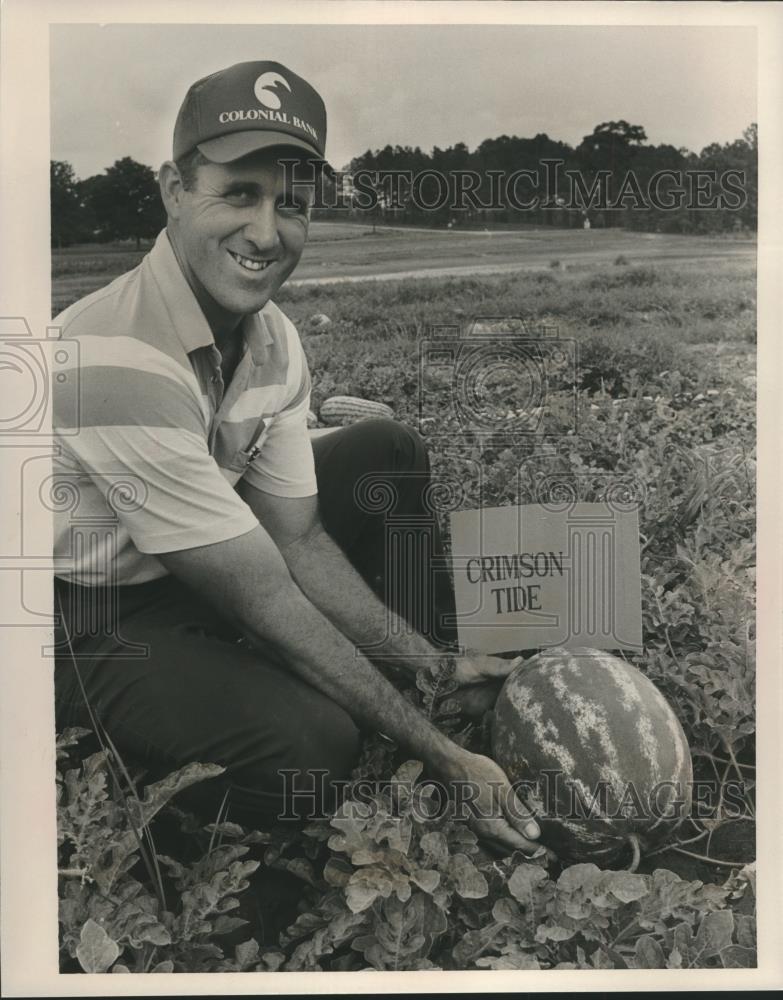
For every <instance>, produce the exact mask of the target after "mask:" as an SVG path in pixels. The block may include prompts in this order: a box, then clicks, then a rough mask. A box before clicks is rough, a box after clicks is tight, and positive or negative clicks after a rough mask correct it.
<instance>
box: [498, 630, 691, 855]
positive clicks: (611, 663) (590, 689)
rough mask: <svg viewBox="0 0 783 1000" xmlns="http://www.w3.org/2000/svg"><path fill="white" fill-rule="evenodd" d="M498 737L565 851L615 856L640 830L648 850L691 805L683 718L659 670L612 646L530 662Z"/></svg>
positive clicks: (555, 845) (505, 696) (558, 651)
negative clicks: (657, 677) (648, 671)
mask: <svg viewBox="0 0 783 1000" xmlns="http://www.w3.org/2000/svg"><path fill="white" fill-rule="evenodd" d="M491 738H492V755H493V757H494V759H495V760H496V761H497V762H498V764H499V765H500V766H501V767H502V768H503V770H504V771H505V772H506V774H507V776H508V778H509V780H510V781H511V783H512V784H516V783H519V792H520V797H521V798H523V799H526V800H527V803H528V805H533V806H534V807H535V808H536V812H537V819H538V821H539V825H540V827H541V842H542V843H545V844H547V845H548V846H550V847H551V848H552V849H553V850H554V851H555V852H556V853H557V854H558V855H559V856H560V857H562V858H564V859H567V860H571V861H594V862H596V863H603V864H609V863H611V862H613V861H616V860H617V859H618V857H620V856H621V855H623V854H624V853H625V852H626V851H627V849H628V847H629V845H631V846H632V845H633V842H634V840H635V839H636V841H637V843H638V844H639V845H640V847H641V850H642V852H644V850H649V849H650V848H651V847H653V846H654V845H657V844H660V843H661V842H663V841H664V840H666V839H668V838H669V837H671V836H672V835H673V833H674V832H675V831H676V829H677V827H678V826H679V825H680V824H681V823H682V821H683V819H684V818H685V817H686V816H687V815H688V813H689V811H690V806H691V787H692V780H693V768H692V763H691V755H690V749H689V747H688V741H687V739H686V737H685V733H684V732H683V729H682V726H681V725H680V722H679V720H678V719H677V717H676V715H675V714H674V712H673V711H672V708H671V706H670V705H669V703H668V702H667V701H666V699H665V698H664V696H663V695H662V694H661V692H660V691H659V690H658V688H657V687H656V686H655V685H654V684H653V683H652V681H650V680H649V678H647V677H645V675H644V674H643V673H641V671H639V670H637V669H636V668H635V667H633V666H631V665H630V664H629V663H627V662H626V661H625V660H621V659H619V658H618V657H616V656H612V655H611V654H609V653H607V652H604V651H603V650H597V649H587V648H580V649H564V648H561V647H555V648H552V649H548V650H546V651H544V652H542V653H539V654H538V655H537V656H534V657H532V658H531V659H529V660H526V661H525V662H524V663H522V664H521V665H520V666H519V667H517V669H516V670H514V672H513V673H512V674H510V675H509V677H508V678H507V679H506V682H505V684H504V685H503V688H502V690H501V692H500V694H499V696H498V699H497V702H496V704H495V708H494V712H493V717H492V737H491ZM533 783H535V789H531V785H533ZM591 803H592V804H593V809H592V811H591V810H590V805H591ZM624 806H625V809H624V808H623V807H624Z"/></svg>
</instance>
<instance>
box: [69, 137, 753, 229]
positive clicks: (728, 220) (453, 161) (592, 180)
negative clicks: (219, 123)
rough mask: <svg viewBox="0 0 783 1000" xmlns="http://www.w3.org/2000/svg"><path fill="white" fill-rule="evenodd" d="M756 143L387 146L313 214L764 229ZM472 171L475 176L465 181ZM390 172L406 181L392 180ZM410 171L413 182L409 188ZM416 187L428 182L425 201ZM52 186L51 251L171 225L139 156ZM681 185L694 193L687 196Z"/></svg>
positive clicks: (436, 221) (502, 140) (544, 141)
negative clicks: (695, 148) (446, 187)
mask: <svg viewBox="0 0 783 1000" xmlns="http://www.w3.org/2000/svg"><path fill="white" fill-rule="evenodd" d="M757 144H758V139H757V128H756V125H755V124H752V125H750V126H749V127H748V128H747V129H746V130H745V131H744V133H743V135H742V138H740V139H736V140H735V141H734V142H731V143H725V144H723V145H721V144H719V143H712V144H711V145H709V146H707V147H705V148H704V149H703V150H702V151H701V152H700V153H698V154H696V153H692V152H689V151H688V150H687V149H683V148H679V149H677V148H675V147H674V146H671V145H666V144H662V145H657V146H654V145H651V144H648V143H647V136H646V133H645V131H644V129H643V128H642V127H641V126H639V125H631V124H629V123H628V122H626V121H618V122H603V123H601V124H600V125H597V126H596V127H595V128H594V129H593V131H592V132H591V133H590V135H586V136H584V138H583V139H582V141H581V143H579V144H578V145H577V146H576V147H572V146H570V145H569V144H568V143H564V142H560V141H558V140H556V139H551V138H550V137H549V136H548V135H546V134H545V133H541V134H539V135H536V136H535V137H534V138H532V139H526V138H520V137H518V136H508V135H501V136H498V137H497V138H494V139H485V140H484V142H482V143H481V144H480V145H479V146H477V147H476V149H474V150H473V151H471V150H470V149H468V147H467V145H466V144H465V143H463V142H458V143H456V144H455V145H454V146H449V147H448V148H447V149H439V148H438V147H437V146H436V147H434V148H433V150H432V152H431V153H425V152H423V151H422V150H421V148H420V147H418V146H416V147H415V148H414V147H410V146H399V145H398V146H390V145H388V146H386V147H384V148H383V149H376V150H369V149H368V150H367V151H366V152H365V153H363V154H362V155H361V156H358V157H355V158H354V159H353V160H351V162H350V164H349V165H348V167H347V168H346V169H345V171H344V174H345V175H346V176H345V177H343V178H340V177H338V179H337V182H336V184H335V185H334V187H333V189H332V190H327V191H326V192H324V194H323V196H322V198H321V199H320V200H319V202H318V204H319V205H320V206H321V207H319V208H317V209H316V210H315V212H314V217H316V218H317V217H321V218H338V217H342V218H345V217H353V218H359V219H363V220H366V221H372V222H373V224H374V223H376V222H395V223H403V224H405V223H411V224H426V225H435V226H449V227H454V226H457V227H459V226H476V225H478V226H486V225H492V224H508V225H519V224H525V223H532V224H534V225H551V226H557V227H576V226H585V225H594V226H623V227H625V228H633V229H641V230H647V231H659V232H707V233H708V232H727V231H729V232H730V231H755V229H756V223H757V199H758V194H757V191H758V180H757ZM555 163H556V164H558V166H556V167H554V166H553V164H555ZM542 165H543V167H542ZM468 174H472V175H474V176H475V178H476V180H474V181H470V180H468V181H466V180H464V178H465V177H467V175H468ZM391 175H396V176H397V178H398V179H397V180H396V181H390V176H391ZM406 175H407V176H408V177H413V178H414V181H413V185H411V184H410V183H407V184H406V182H405V176H406ZM459 175H461V176H462V177H463V181H462V182H461V183H462V185H463V188H464V187H465V186H467V187H469V188H470V191H469V193H468V194H467V195H466V194H465V192H464V190H463V192H462V197H461V198H459V197H457V198H455V197H454V194H453V190H452V189H450V193H449V196H448V197H444V198H440V199H439V198H438V197H437V194H438V190H437V189H438V183H439V181H438V177H445V178H449V184H450V185H452V188H453V184H454V183H455V178H457V177H458V176H459ZM535 176H537V177H538V179H539V181H538V187H539V190H538V191H536V182H535ZM730 176H733V178H734V180H733V186H732V185H728V181H727V182H726V184H727V186H729V187H732V189H733V194H732V193H731V191H727V190H723V189H722V188H721V178H724V177H730ZM738 176H741V178H742V179H741V182H740V181H739V180H737V177H738ZM400 177H402V181H400ZM351 178H355V180H356V182H357V183H356V184H354V183H352V182H351V180H350V179H351ZM493 178H494V179H493ZM711 178H715V180H714V181H712V184H711ZM416 179H421V180H422V183H421V184H420V185H419V188H418V197H417V189H416V182H417V180H416ZM503 179H505V186H504V182H503ZM50 180H51V188H50V191H51V219H52V227H51V235H52V246H55V247H63V246H69V245H72V244H75V243H93V242H108V241H117V240H133V241H135V244H136V247H137V248H138V247H139V246H140V244H141V241H142V240H143V239H151V238H153V237H154V236H155V235H156V234H157V233H158V232H159V231H160V229H162V228H163V226H164V225H165V221H166V216H165V211H164V208H163V204H162V202H161V199H160V191H159V188H158V182H157V176H156V173H155V171H154V170H153V169H152V168H151V167H148V166H146V165H145V164H142V163H138V162H137V161H136V160H134V159H132V158H131V157H130V156H126V157H123V158H122V159H120V160H117V161H116V162H115V163H114V164H112V166H110V167H107V168H106V169H105V170H104V171H103V173H101V174H96V175H94V176H92V177H87V178H86V179H84V180H80V179H78V178H77V177H76V176H75V174H74V170H73V167H72V166H71V164H70V163H68V162H66V161H63V160H52V161H51V170H50ZM509 181H511V182H513V183H509ZM359 182H362V184H360V183H359ZM678 183H679V186H680V188H681V187H682V186H683V185H684V186H685V187H686V188H687V190H686V192H685V194H684V195H681V196H680V197H679V199H678V197H677V196H676V195H677V190H678ZM362 185H363V186H362ZM699 185H701V189H699ZM708 189H710V190H711V192H712V195H714V194H715V191H716V190H717V191H718V192H719V193H720V192H721V191H722V190H723V194H725V197H723V198H721V197H718V198H717V199H716V198H714V197H713V198H712V200H710V190H708ZM368 192H370V193H371V195H374V197H372V196H369V197H368ZM740 194H741V197H740ZM589 195H592V199H590V198H589V197H588V196H589ZM575 196H576V197H575ZM740 202H741V203H740Z"/></svg>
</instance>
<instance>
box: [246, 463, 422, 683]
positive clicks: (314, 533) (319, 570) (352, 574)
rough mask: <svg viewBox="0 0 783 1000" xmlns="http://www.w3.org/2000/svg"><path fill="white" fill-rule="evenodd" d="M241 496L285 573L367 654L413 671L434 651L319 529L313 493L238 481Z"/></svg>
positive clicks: (322, 528) (321, 529)
mask: <svg viewBox="0 0 783 1000" xmlns="http://www.w3.org/2000/svg"><path fill="white" fill-rule="evenodd" d="M237 489H238V492H239V495H240V496H241V497H242V499H243V500H244V501H245V503H247V505H248V506H249V507H250V509H251V510H252V511H253V513H254V514H255V515H256V517H257V518H258V520H259V522H260V523H261V524H263V526H264V527H265V528H266V529H267V531H268V532H269V534H270V535H271V537H272V538H273V539H274V541H275V544H276V545H277V546H278V548H279V550H280V552H281V554H282V556H283V558H284V560H285V563H286V565H287V567H288V570H289V571H290V573H291V576H292V577H293V578H294V580H295V581H296V583H297V585H298V586H299V587H300V588H301V590H302V591H303V592H304V593H305V594H306V595H307V597H308V598H309V599H310V601H312V603H313V604H315V606H316V607H317V608H318V609H319V610H320V611H321V612H322V613H323V614H324V615H325V616H326V617H327V618H328V619H329V620H330V621H331V622H333V623H334V624H335V625H336V626H337V628H338V629H339V630H340V631H341V632H342V633H343V634H344V635H346V636H348V638H350V639H351V640H353V642H354V643H355V644H356V645H357V646H359V647H362V648H369V647H372V652H371V653H369V655H370V659H372V660H373V661H374V662H378V663H389V664H394V665H396V666H399V667H403V668H404V669H406V670H408V671H411V672H414V673H415V672H416V670H418V669H419V668H420V667H422V666H425V665H426V664H427V663H433V662H434V661H435V660H436V659H437V657H438V656H439V655H440V654H439V653H438V651H437V650H436V649H435V647H434V646H432V645H431V644H430V643H429V642H428V641H427V640H426V639H425V638H424V637H423V636H422V635H419V634H418V633H416V632H413V633H411V630H410V627H408V626H407V625H404V624H403V623H402V622H401V620H400V619H399V617H398V616H397V615H396V614H395V613H394V612H393V611H392V610H391V609H390V608H387V607H386V605H385V604H384V603H383V601H381V600H379V598H378V597H377V596H376V595H375V594H374V593H373V591H372V590H371V589H370V588H369V587H368V586H367V584H366V583H365V581H364V580H363V579H362V577H361V576H360V574H359V573H358V572H357V571H356V570H355V569H354V567H353V566H352V565H351V563H350V561H349V560H348V558H347V557H346V556H345V553H344V552H343V551H342V550H341V549H340V547H339V546H338V545H337V543H336V542H335V541H334V539H333V538H332V537H331V536H330V535H329V534H328V533H327V532H326V530H325V529H324V527H323V525H322V523H321V519H320V517H319V516H318V497H317V496H312V497H296V498H293V497H276V496H272V495H271V494H270V493H264V492H262V491H261V490H258V489H256V488H255V487H253V486H250V484H248V483H245V482H240V483H239V484H238V487H237Z"/></svg>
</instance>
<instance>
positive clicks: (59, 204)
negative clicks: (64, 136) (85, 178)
mask: <svg viewBox="0 0 783 1000" xmlns="http://www.w3.org/2000/svg"><path fill="white" fill-rule="evenodd" d="M49 200H50V206H51V214H52V237H51V242H52V246H57V247H63V246H67V245H68V244H69V243H76V242H77V241H78V239H79V237H80V236H81V235H82V233H81V232H80V229H81V228H83V226H82V213H81V206H80V203H79V190H78V182H77V180H76V177H75V176H74V173H73V167H72V166H71V164H70V163H67V162H66V161H65V160H51V161H50V163H49Z"/></svg>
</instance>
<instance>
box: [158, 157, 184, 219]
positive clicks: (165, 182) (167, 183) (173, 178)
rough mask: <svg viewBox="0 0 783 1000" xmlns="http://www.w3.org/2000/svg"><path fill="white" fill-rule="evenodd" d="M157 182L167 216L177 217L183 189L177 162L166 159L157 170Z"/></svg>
mask: <svg viewBox="0 0 783 1000" xmlns="http://www.w3.org/2000/svg"><path fill="white" fill-rule="evenodd" d="M158 184H159V185H160V197H161V200H162V201H163V205H164V207H165V209H166V214H167V215H168V216H169V218H172V219H178V218H179V214H180V210H181V205H182V195H183V192H184V190H185V188H184V187H183V184H182V177H181V176H180V172H179V170H178V169H177V164H176V163H175V162H174V161H173V160H166V162H165V163H163V164H162V165H161V168H160V170H159V171H158Z"/></svg>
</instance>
